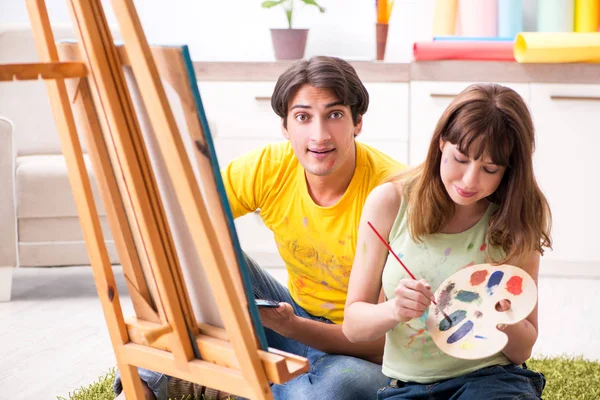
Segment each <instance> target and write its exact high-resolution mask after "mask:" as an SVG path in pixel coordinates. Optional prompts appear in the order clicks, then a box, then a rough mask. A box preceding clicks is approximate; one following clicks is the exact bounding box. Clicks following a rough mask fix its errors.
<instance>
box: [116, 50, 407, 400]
mask: <svg viewBox="0 0 600 400" xmlns="http://www.w3.org/2000/svg"><path fill="white" fill-rule="evenodd" d="M368 103H369V95H368V93H367V90H366V89H365V87H364V85H363V84H362V82H361V81H360V79H359V77H358V75H357V74H356V71H355V70H354V68H352V66H350V64H348V63H347V62H345V61H343V60H341V59H338V58H334V57H313V58H311V59H310V60H302V61H298V62H296V63H294V64H293V65H292V66H291V67H290V68H289V69H288V70H287V71H285V72H284V73H283V74H282V75H281V76H280V77H279V80H278V81H277V84H276V86H275V90H274V93H273V96H272V100H271V105H272V107H273V109H274V110H275V113H276V114H277V115H278V116H280V117H281V120H282V127H281V128H282V133H283V135H284V136H285V138H286V139H288V140H287V141H286V142H283V143H277V144H271V145H267V146H265V147H263V148H261V149H258V150H256V151H253V152H251V153H249V154H247V155H245V156H242V157H240V158H239V159H237V160H234V161H233V162H231V164H229V165H228V166H227V168H226V169H225V170H223V171H222V175H223V180H224V183H225V188H226V190H227V197H228V199H229V202H230V204H231V208H232V211H233V215H234V218H237V217H240V216H242V215H244V214H247V213H249V212H254V211H255V210H260V216H261V217H262V219H263V221H264V223H265V225H266V226H267V227H268V228H269V229H271V230H272V231H273V234H274V237H275V241H276V243H277V247H278V249H279V253H280V255H281V257H282V259H283V260H284V262H285V264H286V267H287V271H288V275H289V278H288V287H287V288H286V287H284V286H283V285H281V284H280V283H278V282H277V281H276V280H275V279H274V278H273V277H272V276H270V275H269V274H268V273H267V272H265V271H263V270H262V269H261V268H260V267H259V266H257V265H256V264H255V263H254V262H253V261H252V260H250V259H248V267H249V269H250V273H251V277H252V284H253V288H254V294H255V296H256V297H257V298H265V299H272V300H277V301H280V302H282V304H281V305H280V306H279V307H278V308H276V309H261V310H260V314H261V319H262V322H263V324H264V326H265V327H266V328H267V329H266V334H267V340H268V342H269V346H270V347H274V348H277V349H280V350H284V351H287V352H290V353H294V354H298V355H300V356H304V357H307V358H308V359H309V361H310V366H311V369H310V371H309V372H308V373H306V374H304V375H302V376H299V377H297V378H296V379H294V380H292V381H290V382H288V383H287V384H285V385H273V386H272V390H273V394H274V397H275V399H277V400H291V399H310V398H312V399H340V400H354V399H357V400H358V399H361V400H362V399H368V398H374V397H375V396H376V393H377V390H378V389H380V388H381V387H383V386H385V385H386V378H385V376H384V375H383V374H382V372H381V365H379V364H380V362H381V356H382V354H383V340H378V341H376V342H372V343H363V344H359V345H357V344H353V343H350V342H349V341H348V340H347V339H346V337H345V336H344V334H343V333H342V326H341V323H342V321H343V317H344V304H345V301H346V292H347V289H348V280H349V277H350V269H351V267H352V262H353V259H354V254H355V251H356V250H357V249H356V246H355V243H356V235H357V228H358V223H359V220H360V216H361V212H362V208H363V205H364V202H365V200H366V198H367V195H368V194H369V193H370V192H371V190H372V189H373V188H374V187H376V186H377V185H379V184H381V183H383V182H384V181H385V180H386V179H387V178H388V177H389V176H390V175H392V174H394V173H396V172H398V171H399V170H400V169H401V168H402V165H401V164H399V163H398V162H396V161H394V160H393V159H392V158H390V157H388V156H386V155H385V154H383V153H381V152H379V151H377V150H375V149H373V148H371V147H369V146H367V145H364V144H361V143H359V142H356V141H355V137H356V136H357V135H358V134H359V133H360V132H361V129H362V116H363V115H364V114H365V112H366V111H367V108H368ZM358 251H361V250H360V249H358ZM140 374H141V377H142V379H143V380H144V381H145V382H146V383H147V385H145V387H146V389H149V390H148V398H153V397H154V396H155V397H156V398H157V399H159V400H163V399H167V393H166V392H167V381H168V378H167V377H166V376H164V375H161V374H157V373H153V372H150V371H147V370H140ZM119 383H120V382H116V385H115V387H116V391H117V392H119V391H120V388H119Z"/></svg>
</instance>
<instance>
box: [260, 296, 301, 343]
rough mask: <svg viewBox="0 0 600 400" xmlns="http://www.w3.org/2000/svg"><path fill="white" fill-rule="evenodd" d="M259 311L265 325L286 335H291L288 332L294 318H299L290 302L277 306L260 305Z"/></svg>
mask: <svg viewBox="0 0 600 400" xmlns="http://www.w3.org/2000/svg"><path fill="white" fill-rule="evenodd" d="M258 312H259V313H260V320H261V321H262V323H263V325H264V326H265V327H267V328H269V329H271V330H273V331H275V332H277V333H279V334H280V335H282V336H286V337H287V336H289V334H288V332H289V331H290V329H291V325H292V323H293V321H294V318H297V317H296V315H295V314H294V309H293V308H292V306H291V305H290V304H288V303H279V307H277V308H266V307H265V308H263V307H259V309H258Z"/></svg>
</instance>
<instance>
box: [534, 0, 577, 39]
mask: <svg viewBox="0 0 600 400" xmlns="http://www.w3.org/2000/svg"><path fill="white" fill-rule="evenodd" d="M573 19H574V4H573V0H537V31H538V32H573Z"/></svg>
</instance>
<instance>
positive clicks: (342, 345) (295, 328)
mask: <svg viewBox="0 0 600 400" xmlns="http://www.w3.org/2000/svg"><path fill="white" fill-rule="evenodd" d="M260 315H261V319H262V322H263V324H264V325H265V326H266V327H267V328H269V329H271V330H273V331H275V332H277V333H279V334H280V335H282V336H285V337H287V338H290V339H294V340H297V341H298V342H300V343H303V344H305V345H307V346H310V347H313V348H315V349H317V350H321V351H324V352H326V353H330V354H344V355H349V356H354V357H358V358H363V359H365V360H368V361H371V362H374V363H377V364H381V361H382V357H383V345H384V341H385V337H381V338H379V339H377V340H375V341H373V342H364V343H351V342H350V341H349V340H348V338H346V336H345V335H344V333H343V332H342V326H341V325H337V324H327V323H324V322H320V321H313V320H310V319H307V318H303V317H299V316H297V315H295V314H294V311H293V309H292V306H291V305H289V304H287V303H281V305H280V306H279V307H278V308H273V309H266V308H261V309H260Z"/></svg>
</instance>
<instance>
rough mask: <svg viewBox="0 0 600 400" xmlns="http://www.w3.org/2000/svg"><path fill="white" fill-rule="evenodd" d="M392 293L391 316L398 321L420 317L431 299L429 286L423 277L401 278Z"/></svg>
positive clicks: (431, 294)
mask: <svg viewBox="0 0 600 400" xmlns="http://www.w3.org/2000/svg"><path fill="white" fill-rule="evenodd" d="M394 294H395V296H394V299H393V304H394V307H393V318H394V319H395V320H396V321H398V322H408V321H410V320H411V319H413V318H420V317H422V316H423V314H425V310H427V307H429V304H431V299H433V293H432V292H431V286H429V284H428V283H427V282H426V281H425V280H423V279H422V280H419V281H415V280H414V279H401V280H400V282H399V283H398V286H397V287H396V290H395V291H394Z"/></svg>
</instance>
